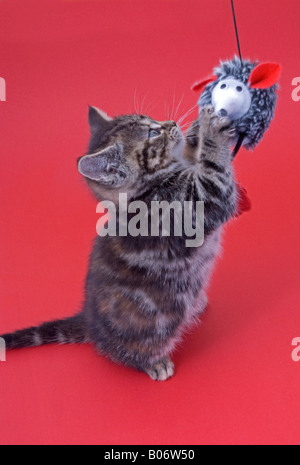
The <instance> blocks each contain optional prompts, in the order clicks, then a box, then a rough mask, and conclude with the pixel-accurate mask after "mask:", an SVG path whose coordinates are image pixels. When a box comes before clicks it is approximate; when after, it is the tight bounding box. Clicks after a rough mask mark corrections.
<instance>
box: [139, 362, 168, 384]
mask: <svg viewBox="0 0 300 465" xmlns="http://www.w3.org/2000/svg"><path fill="white" fill-rule="evenodd" d="M145 371H146V373H147V374H148V375H149V376H150V378H151V379H153V380H155V381H165V380H167V379H168V378H170V377H171V376H173V375H174V363H173V362H172V360H171V359H169V358H164V359H162V360H160V361H159V362H156V363H155V364H154V365H153V367H151V368H150V369H148V370H145Z"/></svg>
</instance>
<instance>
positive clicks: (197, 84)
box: [191, 75, 218, 93]
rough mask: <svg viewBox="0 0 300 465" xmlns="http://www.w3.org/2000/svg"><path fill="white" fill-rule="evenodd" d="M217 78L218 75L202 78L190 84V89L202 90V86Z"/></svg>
mask: <svg viewBox="0 0 300 465" xmlns="http://www.w3.org/2000/svg"><path fill="white" fill-rule="evenodd" d="M217 79H218V76H215V75H213V76H209V77H208V78H205V79H202V81H197V82H195V84H193V85H192V87H191V89H192V90H194V91H195V92H200V93H201V92H203V91H204V88H205V87H206V86H207V84H209V83H210V82H213V81H216V80H217Z"/></svg>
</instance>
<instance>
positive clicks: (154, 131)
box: [148, 129, 161, 139]
mask: <svg viewBox="0 0 300 465" xmlns="http://www.w3.org/2000/svg"><path fill="white" fill-rule="evenodd" d="M160 133H161V129H150V130H149V134H148V137H149V139H151V138H152V137H157V136H160Z"/></svg>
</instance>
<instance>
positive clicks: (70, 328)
mask: <svg viewBox="0 0 300 465" xmlns="http://www.w3.org/2000/svg"><path fill="white" fill-rule="evenodd" d="M0 337H2V338H3V339H4V340H5V344H6V349H8V350H11V349H19V348H22V347H37V346H42V345H45V344H72V343H77V344H80V343H84V342H89V339H88V336H87V331H86V327H85V322H84V318H83V315H82V314H81V313H79V314H77V315H74V316H71V317H69V318H65V319H63V320H54V321H48V322H46V323H42V324H41V325H39V326H32V327H31V328H26V329H21V330H18V331H15V332H13V333H8V334H3V335H1V336H0Z"/></svg>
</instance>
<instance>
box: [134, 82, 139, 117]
mask: <svg viewBox="0 0 300 465" xmlns="http://www.w3.org/2000/svg"><path fill="white" fill-rule="evenodd" d="M133 104H134V111H135V113H138V111H137V107H136V88H135V89H134V96H133Z"/></svg>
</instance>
